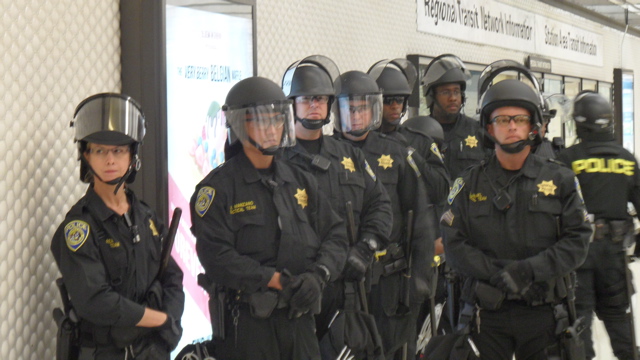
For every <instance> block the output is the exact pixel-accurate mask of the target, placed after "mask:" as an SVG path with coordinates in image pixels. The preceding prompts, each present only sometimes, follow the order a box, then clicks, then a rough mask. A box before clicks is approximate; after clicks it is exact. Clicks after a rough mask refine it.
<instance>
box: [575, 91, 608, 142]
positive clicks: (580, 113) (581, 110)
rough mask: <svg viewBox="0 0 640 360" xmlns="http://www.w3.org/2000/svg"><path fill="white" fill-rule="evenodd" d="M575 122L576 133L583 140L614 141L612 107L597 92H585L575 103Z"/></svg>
mask: <svg viewBox="0 0 640 360" xmlns="http://www.w3.org/2000/svg"><path fill="white" fill-rule="evenodd" d="M573 120H575V122H576V132H577V135H578V137H579V138H580V139H582V140H586V141H589V140H593V141H610V140H614V124H613V112H612V109H611V105H610V104H609V102H608V101H607V99H605V98H604V96H602V95H600V94H599V93H597V92H594V91H591V90H583V91H581V92H580V93H579V94H578V95H576V98H575V99H574V101H573Z"/></svg>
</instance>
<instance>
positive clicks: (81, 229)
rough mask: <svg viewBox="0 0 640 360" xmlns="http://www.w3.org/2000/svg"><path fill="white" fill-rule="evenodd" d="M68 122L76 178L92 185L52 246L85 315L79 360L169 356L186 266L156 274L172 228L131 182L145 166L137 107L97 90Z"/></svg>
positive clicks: (76, 306)
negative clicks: (75, 150) (77, 162)
mask: <svg viewBox="0 0 640 360" xmlns="http://www.w3.org/2000/svg"><path fill="white" fill-rule="evenodd" d="M72 126H73V127H74V128H75V132H76V133H75V141H76V142H77V143H78V157H79V160H80V180H82V181H83V182H85V183H89V188H88V189H87V193H86V194H85V196H84V197H82V199H80V201H78V202H77V203H76V204H75V205H74V206H73V207H72V208H71V210H70V211H69V212H68V213H67V216H66V218H65V220H64V222H63V223H62V224H61V225H60V227H59V228H58V230H57V231H56V233H55V235H54V236H53V239H52V240H51V252H52V253H53V257H54V259H55V260H56V264H57V265H58V269H60V273H62V278H63V280H64V283H65V285H66V288H67V290H68V293H69V297H70V299H71V302H72V304H73V306H74V310H75V311H76V313H77V315H78V316H79V317H80V347H81V348H80V354H79V359H169V353H170V351H171V350H172V349H173V348H175V346H176V345H177V344H178V341H179V340H180V337H181V335H182V328H181V327H180V318H181V317H182V311H183V308H184V293H183V290H182V271H181V270H180V268H179V267H178V265H177V264H176V263H175V261H173V259H170V260H169V265H168V267H167V269H166V271H165V272H164V273H163V274H162V276H161V277H160V278H159V279H158V278H156V276H157V275H158V270H159V269H160V260H161V259H160V253H161V250H162V245H163V239H164V237H165V235H166V231H165V228H164V227H163V226H162V223H161V222H160V221H159V220H158V218H157V216H156V214H155V212H154V211H153V210H151V208H149V206H147V205H146V204H145V203H144V202H142V201H140V200H138V198H136V196H135V195H134V193H133V192H132V191H131V190H129V189H128V188H127V186H126V185H125V183H130V182H132V181H133V180H134V178H135V175H136V172H137V171H138V170H139V168H140V159H139V157H138V151H139V148H140V145H141V144H142V138H143V137H144V133H145V119H144V115H143V114H142V110H141V108H140V105H138V103H136V102H135V101H134V100H133V99H132V98H130V97H128V96H125V95H121V94H111V93H103V94H96V95H93V96H91V97H88V98H87V99H85V100H83V101H82V102H81V103H80V104H79V105H78V107H77V108H76V111H75V115H74V120H73V122H72Z"/></svg>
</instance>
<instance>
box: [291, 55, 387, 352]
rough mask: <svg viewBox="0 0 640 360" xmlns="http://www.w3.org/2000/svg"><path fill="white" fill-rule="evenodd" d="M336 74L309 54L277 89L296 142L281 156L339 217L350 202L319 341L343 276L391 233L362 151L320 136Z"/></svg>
mask: <svg viewBox="0 0 640 360" xmlns="http://www.w3.org/2000/svg"><path fill="white" fill-rule="evenodd" d="M339 75H340V73H339V72H338V67H337V66H336V65H335V63H334V62H333V61H332V60H331V59H329V58H327V57H325V56H322V55H313V56H309V57H306V58H304V59H302V60H300V61H296V62H295V63H293V64H292V65H291V66H289V68H288V69H287V71H286V72H285V74H284V77H283V90H284V92H285V94H286V95H287V97H288V98H289V99H291V100H293V102H294V114H295V120H296V123H295V132H296V145H295V146H294V147H290V148H287V149H286V150H285V155H284V158H285V159H286V161H288V162H290V163H292V164H294V165H297V166H298V167H300V168H302V169H304V170H306V171H308V172H310V173H312V174H313V175H314V176H315V178H316V179H317V180H318V185H319V187H320V189H321V190H322V192H323V193H324V194H325V195H326V196H327V197H328V199H329V200H330V202H331V207H332V208H333V209H334V210H335V211H336V212H337V213H338V214H339V215H340V217H341V218H343V219H347V218H348V216H347V211H348V210H347V208H346V202H348V201H349V202H351V206H352V211H353V214H352V215H353V219H354V224H353V225H354V227H355V230H356V239H351V241H352V242H354V243H353V244H352V246H351V247H350V250H349V252H348V255H347V262H346V265H345V269H344V271H343V273H342V276H340V277H339V278H338V280H337V281H335V282H333V283H331V284H328V285H327V287H326V288H325V289H324V292H323V296H322V312H321V313H320V314H318V315H316V335H317V336H318V339H319V340H321V339H322V338H323V337H324V336H325V334H327V330H328V329H329V324H330V323H331V321H332V319H333V318H334V316H335V315H336V311H338V310H341V309H343V308H344V306H345V281H346V282H347V284H346V285H347V286H349V285H350V286H353V283H354V282H358V281H360V280H361V279H362V278H363V277H364V275H365V272H366V270H367V269H368V268H369V266H370V265H371V263H372V261H373V255H374V253H375V250H377V249H381V248H386V246H387V245H388V243H389V235H390V233H391V227H390V226H389V220H390V219H391V217H392V213H391V203H390V200H389V196H388V195H387V192H386V190H385V188H384V186H383V185H382V183H381V182H380V181H378V180H377V178H376V176H375V174H374V173H373V171H372V170H371V167H370V166H369V163H368V162H367V160H366V159H365V155H364V154H363V153H362V151H361V150H360V149H358V148H355V147H353V146H351V145H349V144H347V143H345V142H342V141H339V140H337V139H334V138H333V137H330V136H323V135H322V126H323V125H325V124H328V123H329V121H330V112H329V110H330V108H331V105H332V103H333V101H334V100H335V95H334V90H333V80H334V79H335V78H337V77H338V76H339ZM344 226H347V223H346V222H345V224H344ZM349 282H350V283H351V284H349ZM351 291H352V292H353V289H351ZM350 310H354V309H350ZM354 336H355V334H354ZM320 346H321V352H322V354H323V358H328V355H327V354H329V353H331V352H332V351H330V350H331V349H329V348H330V346H325V342H321V344H320ZM331 348H332V347H331ZM339 350H340V349H338V351H339ZM352 350H355V349H352ZM331 359H332V360H333V359H335V355H331Z"/></svg>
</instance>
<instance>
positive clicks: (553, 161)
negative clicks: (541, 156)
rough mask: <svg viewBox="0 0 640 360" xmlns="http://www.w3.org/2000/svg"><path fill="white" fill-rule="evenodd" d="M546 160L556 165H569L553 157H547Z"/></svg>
mask: <svg viewBox="0 0 640 360" xmlns="http://www.w3.org/2000/svg"><path fill="white" fill-rule="evenodd" d="M547 161H548V162H550V163H552V164H556V165H560V166H564V167H569V165H567V164H565V163H564V162H562V161H560V160H558V159H554V158H547Z"/></svg>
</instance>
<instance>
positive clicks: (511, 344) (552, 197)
mask: <svg viewBox="0 0 640 360" xmlns="http://www.w3.org/2000/svg"><path fill="white" fill-rule="evenodd" d="M480 95H481V100H480V105H481V107H480V124H481V126H482V129H483V130H484V137H483V143H484V145H485V146H489V147H491V148H493V149H494V150H495V155H493V156H492V157H490V158H488V159H487V160H485V161H482V162H481V163H479V164H476V165H474V166H472V167H470V168H469V169H467V170H466V171H464V172H463V173H462V174H461V175H460V177H458V178H457V179H456V180H455V182H454V184H453V186H452V189H451V192H450V194H449V197H448V207H447V208H446V211H445V213H444V214H443V216H442V218H441V225H442V227H443V236H444V247H445V253H446V254H447V261H448V263H449V265H450V266H451V267H452V268H453V269H454V270H455V271H456V272H457V273H458V274H460V275H461V276H462V278H463V279H464V286H463V287H462V295H461V298H462V300H463V302H464V306H463V307H462V310H461V316H460V323H459V326H462V327H465V326H466V327H467V330H469V331H470V333H471V338H470V339H471V340H470V341H472V342H473V343H474V345H475V346H476V348H477V351H478V352H479V357H480V358H482V359H504V360H508V359H512V358H513V356H514V354H515V358H516V359H540V360H541V359H549V358H550V357H548V356H550V355H556V356H559V354H560V353H559V352H558V351H556V352H552V351H553V349H555V350H557V346H558V341H559V339H560V337H561V336H564V335H562V334H561V333H559V332H557V330H558V329H559V330H560V332H562V331H563V330H564V329H565V327H564V326H568V324H569V320H567V307H565V306H564V304H563V302H564V301H565V300H564V298H565V297H566V296H567V287H566V284H565V282H564V278H565V277H566V275H567V274H569V273H570V272H572V271H573V270H575V269H576V268H577V267H578V266H580V264H582V262H583V261H584V259H585V257H586V254H587V249H588V244H589V236H590V234H591V230H590V226H589V224H588V223H587V222H586V215H587V213H586V209H585V206H584V201H583V199H582V195H581V193H580V187H579V184H578V181H577V179H576V178H575V176H574V174H573V173H572V172H571V171H570V170H569V169H567V168H566V167H564V166H563V165H562V164H560V163H557V162H555V161H553V160H549V159H546V158H543V157H539V156H537V155H535V154H533V153H532V152H531V147H532V145H534V144H537V143H540V141H541V138H540V134H539V129H540V126H542V122H543V118H542V117H543V106H544V105H543V100H542V97H541V96H540V93H539V92H538V91H536V90H535V89H533V88H532V87H530V86H529V85H527V84H526V83H524V82H521V81H519V80H515V79H508V80H503V81H500V82H498V83H496V84H494V85H492V86H491V87H489V88H488V90H486V92H485V93H484V94H480ZM476 355H478V354H476ZM558 358H559V357H558ZM562 359H566V358H565V357H562ZM571 359H574V358H571Z"/></svg>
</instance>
